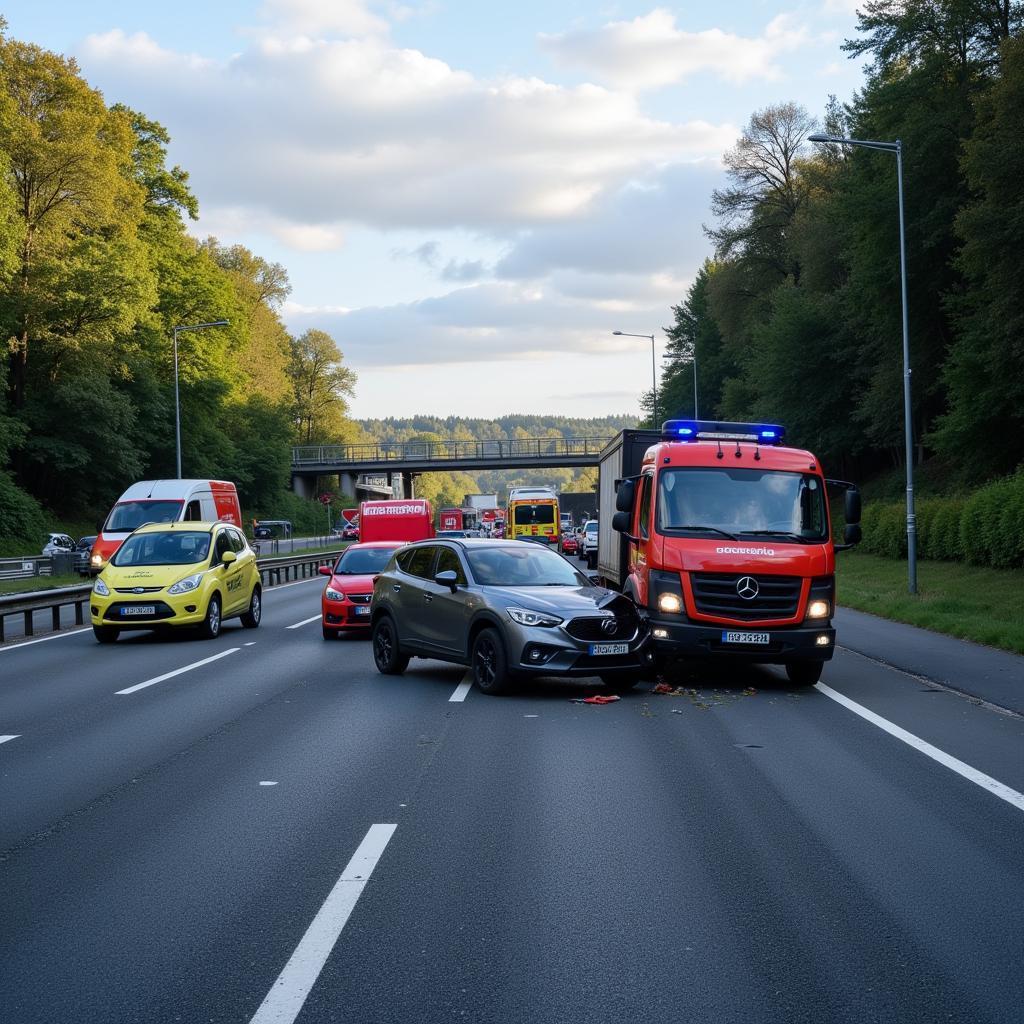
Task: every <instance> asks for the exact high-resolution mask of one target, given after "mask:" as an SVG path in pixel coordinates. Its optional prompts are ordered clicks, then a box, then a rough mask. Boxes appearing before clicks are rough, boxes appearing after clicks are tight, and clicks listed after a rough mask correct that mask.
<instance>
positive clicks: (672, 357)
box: [662, 338, 700, 420]
mask: <svg viewBox="0 0 1024 1024" xmlns="http://www.w3.org/2000/svg"><path fill="white" fill-rule="evenodd" d="M678 358H679V357H678V356H677V355H675V354H673V353H671V352H666V353H665V355H663V356H662V359H668V360H669V361H670V362H671V361H673V360H675V359H678ZM690 362H692V363H693V418H694V419H695V420H697V419H700V412H699V411H698V409H697V340H696V338H695V339H694V342H693V355H692V357H691V359H690Z"/></svg>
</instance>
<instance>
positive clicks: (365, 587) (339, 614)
mask: <svg viewBox="0 0 1024 1024" xmlns="http://www.w3.org/2000/svg"><path fill="white" fill-rule="evenodd" d="M403 544H404V541H389V540H378V541H367V542H366V543H365V544H352V545H350V546H349V547H347V548H346V549H345V551H344V552H343V553H342V554H341V556H340V557H339V558H338V561H337V562H335V564H334V567H333V568H332V567H331V566H329V565H324V566H321V568H320V574H321V575H322V576H330V577H331V578H330V580H328V582H327V586H326V587H324V594H323V598H322V600H321V612H322V619H323V631H324V639H325V640H333V639H335V638H336V637H338V636H340V634H341V633H343V632H347V631H349V630H352V631H358V630H364V629H365V630H367V631H369V628H370V598H371V597H373V582H374V580H375V579H376V578H377V576H378V574H379V573H380V572H381V571H382V570H383V569H384V566H385V565H387V564H388V561H389V560H390V558H391V555H392V554H393V553H394V552H395V551H397V550H398V549H399V548H400V547H402V546H403Z"/></svg>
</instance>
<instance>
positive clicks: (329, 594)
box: [324, 587, 345, 601]
mask: <svg viewBox="0 0 1024 1024" xmlns="http://www.w3.org/2000/svg"><path fill="white" fill-rule="evenodd" d="M324 597H326V598H327V600H328V601H344V600H345V595H344V594H339V593H338V591H337V590H331V588H330V587H327V588H325V590H324Z"/></svg>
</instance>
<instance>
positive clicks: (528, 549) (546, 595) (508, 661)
mask: <svg viewBox="0 0 1024 1024" xmlns="http://www.w3.org/2000/svg"><path fill="white" fill-rule="evenodd" d="M371 614H372V620H371V621H372V629H373V633H372V637H373V639H372V645H373V659H374V662H375V663H376V665H377V669H378V671H380V672H382V673H383V674H384V675H398V674H400V673H402V672H404V671H405V669H406V667H407V666H408V664H409V658H410V657H411V656H413V655H415V656H417V657H421V658H437V659H439V660H441V661H450V662H455V663H456V664H459V665H468V666H470V668H471V669H472V672H473V680H474V682H475V683H476V685H477V686H478V687H479V688H480V689H481V690H482V691H483V692H484V693H502V692H504V691H505V690H507V689H508V688H509V686H510V685H511V684H512V683H513V682H514V681H515V680H516V678H517V677H519V678H522V677H526V676H542V675H562V676H599V677H600V678H601V680H602V682H604V683H605V684H606V685H607V686H609V687H611V688H613V689H615V690H618V691H620V692H621V691H625V690H628V689H630V688H631V687H632V686H633V684H634V683H635V682H637V680H638V679H640V678H641V676H642V675H644V674H645V673H646V672H647V671H649V670H650V667H651V664H652V662H653V655H652V653H651V649H650V645H649V643H648V631H647V624H646V622H645V621H644V620H643V619H642V618H641V617H640V616H639V615H638V614H637V610H636V607H635V606H634V604H633V602H632V601H630V600H628V599H627V598H625V597H623V596H622V595H621V594H616V593H614V592H613V591H610V590H605V589H604V588H603V587H598V586H595V585H594V584H593V583H591V581H590V580H589V579H588V578H587V577H586V576H584V575H583V574H582V573H580V572H579V571H578V570H577V569H576V568H574V567H573V566H572V565H571V564H570V563H569V562H568V561H567V560H566V559H564V558H562V556H561V555H558V554H556V553H555V552H554V551H551V550H550V549H548V548H546V547H542V546H540V545H537V544H523V543H521V542H519V541H509V540H489V539H475V538H467V539H465V540H454V539H452V540H440V539H438V540H425V541H419V542H418V543H416V544H409V545H407V546H406V547H404V548H402V549H401V550H400V551H398V552H396V554H395V556H394V557H393V558H392V560H391V561H390V563H389V564H388V566H387V568H386V569H385V570H384V572H383V573H382V574H381V575H380V576H379V577H378V578H377V582H376V583H375V584H374V588H373V604H372V613H371Z"/></svg>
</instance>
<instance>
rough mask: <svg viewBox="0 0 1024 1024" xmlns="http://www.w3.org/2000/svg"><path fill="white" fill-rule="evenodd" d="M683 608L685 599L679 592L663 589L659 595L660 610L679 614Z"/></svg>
mask: <svg viewBox="0 0 1024 1024" xmlns="http://www.w3.org/2000/svg"><path fill="white" fill-rule="evenodd" d="M682 610H683V599H682V598H681V597H680V596H679V595H678V594H673V593H671V592H667V591H662V593H660V594H659V595H658V611H659V612H669V613H670V614H672V615H678V614H679V613H680V612H681V611H682Z"/></svg>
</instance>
